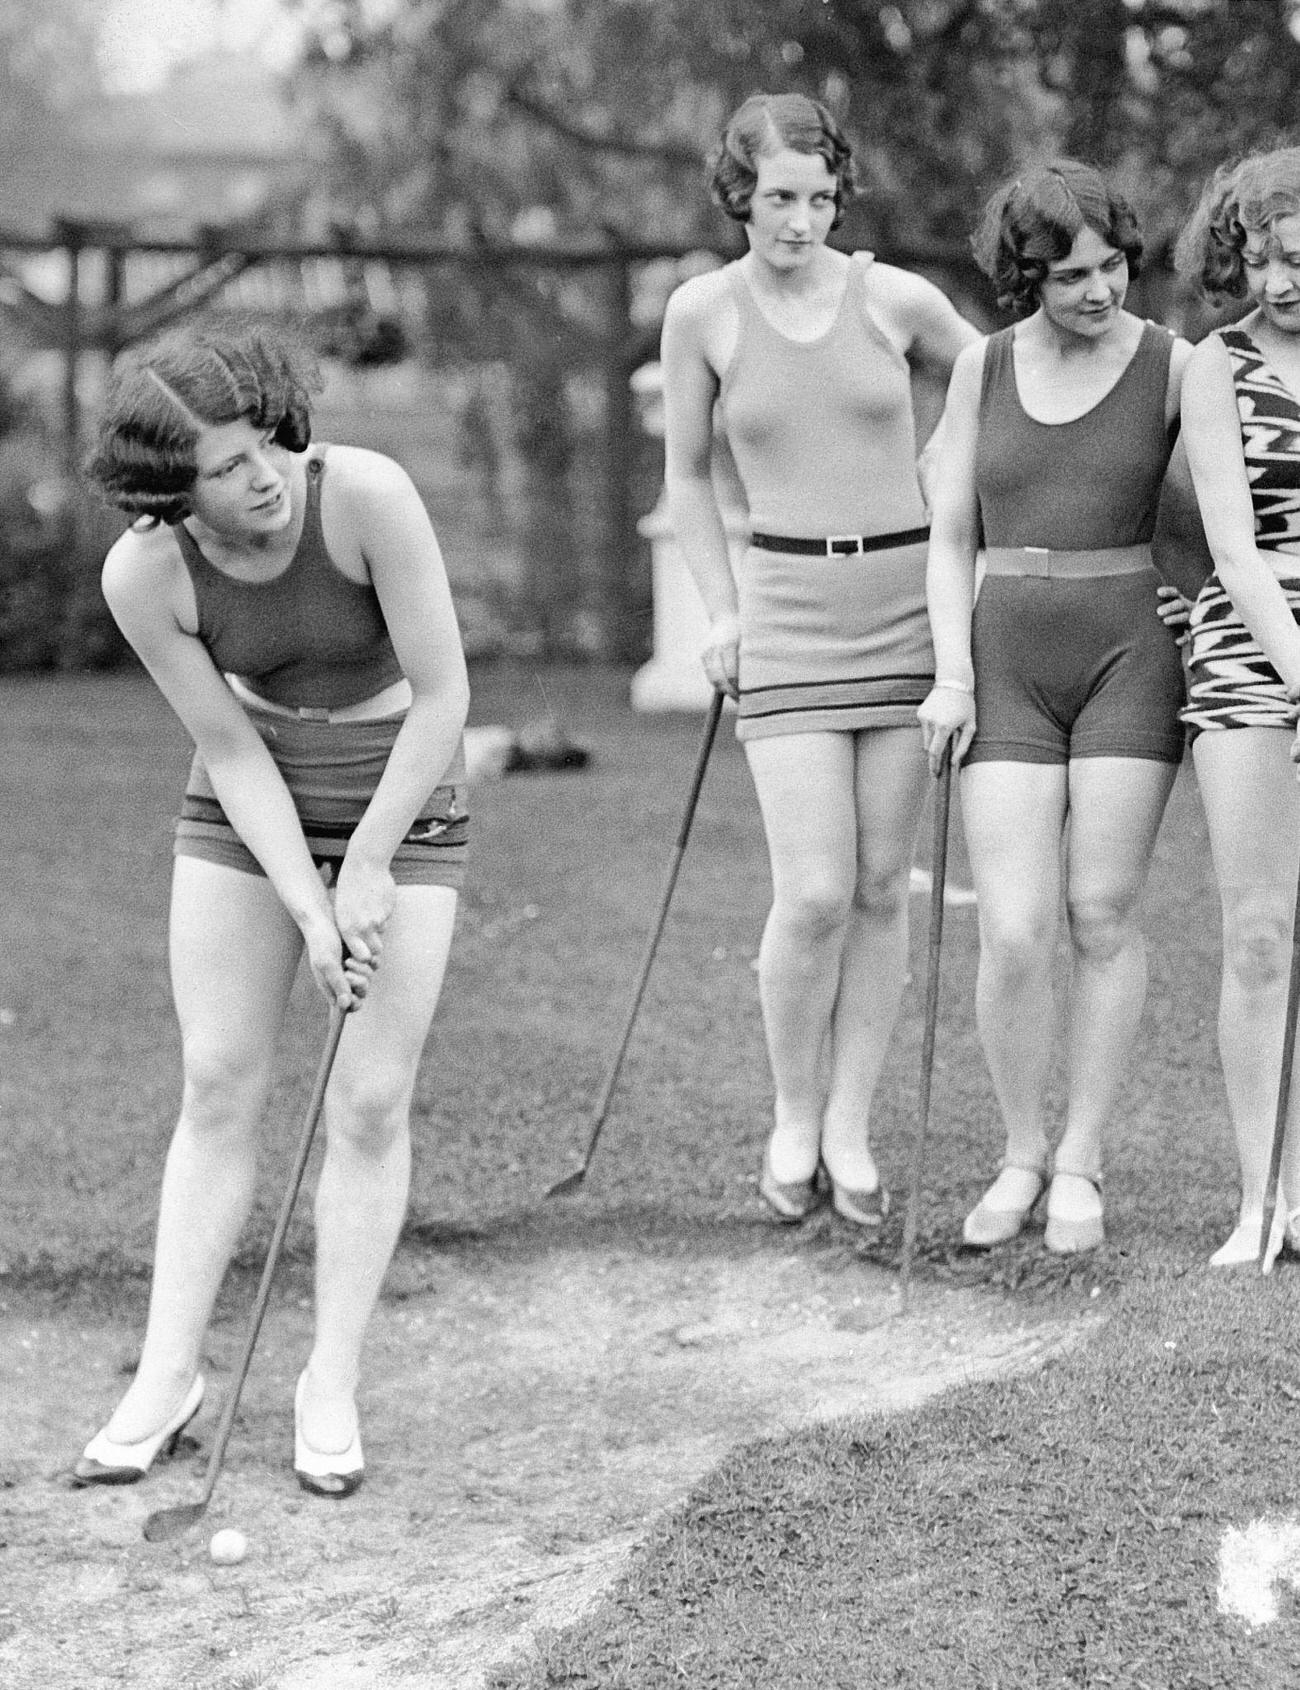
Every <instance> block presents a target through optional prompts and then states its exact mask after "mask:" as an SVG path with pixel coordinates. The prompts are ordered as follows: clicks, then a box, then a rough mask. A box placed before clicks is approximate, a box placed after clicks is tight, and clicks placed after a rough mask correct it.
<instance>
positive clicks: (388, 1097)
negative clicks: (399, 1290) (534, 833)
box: [302, 886, 456, 1454]
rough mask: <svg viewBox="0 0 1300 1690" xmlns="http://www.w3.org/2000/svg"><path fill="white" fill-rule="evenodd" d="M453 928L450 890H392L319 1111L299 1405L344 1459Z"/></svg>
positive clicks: (396, 1222) (310, 1436)
mask: <svg viewBox="0 0 1300 1690" xmlns="http://www.w3.org/2000/svg"><path fill="white" fill-rule="evenodd" d="M455 916H456V894H455V892H454V891H452V890H451V888H449V887H446V886H399V887H398V888H397V894H396V902H395V905H394V908H393V913H392V915H391V917H390V918H389V921H388V925H387V927H386V928H385V930H384V952H383V960H382V962H381V964H380V966H379V968H378V969H377V970H376V972H375V975H374V978H373V979H372V981H371V982H370V987H369V991H368V993H367V996H366V999H365V1002H364V1003H363V1004H362V1006H361V1008H360V1009H358V1010H357V1011H356V1012H355V1013H354V1014H353V1015H352V1016H351V1017H350V1018H349V1021H348V1025H347V1026H346V1027H345V1029H344V1032H343V1038H342V1041H341V1043H340V1045H339V1054H338V1058H337V1061H336V1063H335V1067H334V1073H333V1076H332V1078H331V1080H330V1085H329V1090H328V1092H327V1093H326V1100H325V1125H326V1132H327V1140H326V1151H325V1159H324V1162H323V1164H322V1166H321V1174H320V1182H319V1184H318V1186H317V1189H316V1337H315V1343H314V1345H313V1347H312V1352H311V1357H310V1360H309V1361H308V1363H307V1368H306V1374H305V1379H304V1386H303V1394H302V1414H303V1432H304V1435H305V1437H306V1439H307V1442H308V1443H309V1444H310V1445H311V1446H312V1448H313V1449H315V1450H318V1451H320V1452H321V1453H322V1454H335V1453H338V1452H339V1451H341V1450H344V1449H346V1448H347V1446H348V1444H349V1442H350V1441H351V1437H352V1433H353V1431H354V1429H355V1426H356V1418H355V1408H354V1403H353V1398H354V1395H355V1392H356V1388H357V1379H358V1374H359V1370H360V1363H361V1347H362V1342H363V1340H364V1338H365V1333H366V1326H367V1323H368V1322H369V1319H370V1316H371V1313H372V1311H373V1309H374V1306H375V1302H376V1300H377V1298H378V1296H379V1290H380V1287H381V1285H382V1283H383V1278H384V1274H385V1272H386V1270H387V1268H388V1264H389V1261H390V1260H391V1258H392V1254H393V1249H394V1247H395V1245H396V1243H397V1238H398V1234H399V1232H400V1231H401V1226H402V1219H403V1217H404V1215H405V1213H406V1202H407V1193H408V1188H409V1184H410V1166H411V1133H410V1108H411V1094H412V1091H413V1090H414V1086H415V1078H416V1071H417V1069H418V1066H419V1061H420V1053H421V1051H422V1050H423V1048H424V1042H425V1038H426V1036H427V1034H428V1031H429V1026H430V1023H431V1022H432V1020H433V1014H434V1011H435V1009H436V1008H437V1004H438V995H439V993H440V991H441V989H442V979H443V973H444V971H445V969H446V964H447V953H448V950H449V948H450V945H451V935H452V926H453V923H454V921H455Z"/></svg>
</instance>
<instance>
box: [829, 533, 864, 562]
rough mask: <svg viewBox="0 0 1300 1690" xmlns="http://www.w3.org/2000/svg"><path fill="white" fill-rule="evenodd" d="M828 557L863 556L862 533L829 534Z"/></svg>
mask: <svg viewBox="0 0 1300 1690" xmlns="http://www.w3.org/2000/svg"><path fill="white" fill-rule="evenodd" d="M826 556H827V557H861V556H862V536H861V534H828V535H827V537H826Z"/></svg>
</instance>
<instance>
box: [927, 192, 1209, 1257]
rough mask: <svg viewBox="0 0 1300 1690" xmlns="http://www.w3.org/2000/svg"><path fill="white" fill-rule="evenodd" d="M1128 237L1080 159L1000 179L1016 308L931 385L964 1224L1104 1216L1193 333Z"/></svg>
mask: <svg viewBox="0 0 1300 1690" xmlns="http://www.w3.org/2000/svg"><path fill="white" fill-rule="evenodd" d="M1141 251H1142V241H1141V236H1140V234H1139V231H1138V227H1137V223H1136V221H1135V219H1134V217H1133V214H1132V212H1131V211H1130V209H1129V207H1128V205H1127V204H1126V203H1125V201H1124V200H1123V199H1121V198H1120V197H1119V196H1118V195H1117V194H1115V193H1113V192H1112V191H1111V190H1110V189H1109V188H1108V187H1107V186H1106V184H1105V183H1104V182H1103V181H1102V179H1101V178H1100V176H1098V174H1097V173H1096V172H1095V171H1094V170H1092V169H1090V168H1089V167H1088V166H1086V165H1083V164H1080V163H1078V162H1076V161H1074V160H1070V159H1063V160H1059V161H1058V162H1056V163H1055V164H1049V165H1043V166H1041V167H1039V168H1037V169H1035V170H1033V171H1032V172H1029V173H1027V174H1026V175H1025V176H1024V177H1023V178H1022V179H1021V180H1019V181H1016V182H1013V183H1010V184H1009V185H1007V186H1006V187H1005V188H1003V189H1001V190H1000V191H999V192H998V193H997V194H995V195H994V197H993V199H992V200H991V201H990V203H989V206H988V208H987V210H986V213H985V218H984V221H983V224H982V226H981V229H980V232H979V234H978V235H977V237H976V256H977V257H978V258H979V260H980V262H981V263H982V265H983V266H984V268H985V269H986V270H987V272H988V273H989V275H990V276H991V277H992V278H993V279H994V281H995V282H996V284H997V287H998V292H999V295H1000V296H1001V299H1002V302H1003V303H1004V304H1006V305H1011V306H1013V307H1014V308H1015V309H1016V311H1017V312H1018V314H1019V317H1020V321H1018V322H1017V323H1016V324H1014V325H1013V326H1012V327H1011V328H1009V329H1003V330H1002V331H1001V332H1000V333H998V334H995V335H992V336H990V337H989V338H988V339H987V340H984V341H981V342H980V343H979V345H977V346H973V347H971V348H970V349H969V350H968V351H967V352H964V353H963V354H962V356H961V358H960V359H959V360H958V362H957V367H956V369H955V370H954V372H953V379H952V384H951V386H950V388H949V393H948V409H947V415H946V419H945V429H944V438H943V451H942V454H941V460H940V465H939V473H938V475H937V477H936V497H935V511H934V522H933V531H932V536H931V542H930V563H929V573H928V581H929V601H930V619H931V623H932V626H933V629H934V643H935V653H936V658H937V663H936V667H937V669H938V672H939V677H940V679H939V682H938V684H937V685H936V686H935V689H934V691H933V692H932V693H931V694H930V696H929V698H928V699H927V700H926V701H925V704H924V705H923V707H922V709H921V722H922V726H923V730H924V733H925V738H926V743H927V745H928V746H929V749H930V755H931V760H932V761H933V762H935V763H936V765H937V762H938V759H939V758H940V756H941V755H942V753H943V751H944V749H945V747H947V746H949V745H951V747H952V754H953V757H954V760H962V761H964V765H965V766H964V770H963V773H962V777H961V782H962V806H963V810H962V813H963V819H964V822H965V827H966V838H967V844H968V848H969V852H970V860H971V867H972V870H973V873H974V879H975V890H976V893H977V896H978V900H979V919H980V967H979V982H978V987H977V1004H976V1007H977V1014H978V1018H979V1025H980V1032H981V1035H982V1038H983V1042H984V1051H985V1055H986V1057H987V1060H988V1064H989V1068H990V1071H991V1073H992V1077H993V1085H994V1089H995V1091H996V1093H997V1097H998V1102H999V1104H1000V1105H1001V1109H1002V1116H1003V1123H1004V1127H1005V1131H1006V1148H1005V1153H1004V1158H1003V1165H1002V1170H1001V1172H1000V1173H999V1174H998V1177H997V1178H996V1179H995V1180H994V1182H993V1183H992V1185H991V1186H990V1187H989V1189H988V1190H987V1191H986V1192H985V1193H984V1195H983V1197H982V1198H981V1199H980V1201H979V1203H978V1204H977V1205H976V1207H975V1208H974V1209H973V1210H972V1211H971V1213H970V1214H969V1215H968V1216H967V1217H966V1221H965V1226H964V1229H963V1237H964V1239H965V1242H966V1243H967V1244H969V1245H972V1246H974V1247H976V1248H982V1249H987V1248H989V1247H990V1246H992V1245H995V1244H999V1243H1002V1242H1003V1241H1005V1240H1007V1239H1010V1238H1013V1237H1014V1236H1015V1235H1016V1234H1017V1233H1018V1232H1019V1231H1020V1230H1021V1228H1022V1227H1023V1226H1024V1224H1025V1221H1026V1219H1027V1218H1028V1216H1029V1214H1030V1212H1031V1210H1032V1209H1033V1208H1034V1206H1035V1205H1036V1203H1037V1202H1038V1200H1039V1198H1040V1197H1041V1196H1042V1195H1043V1193H1044V1191H1047V1193H1048V1201H1047V1228H1046V1236H1045V1242H1046V1245H1047V1247H1048V1249H1049V1250H1053V1251H1056V1252H1058V1253H1061V1254H1068V1253H1072V1252H1076V1251H1082V1250H1090V1249H1094V1248H1096V1247H1097V1246H1098V1245H1100V1244H1101V1243H1102V1242H1103V1241H1104V1237H1105V1229H1104V1223H1103V1211H1102V1197H1101V1189H1100V1182H1101V1155H1102V1144H1101V1135H1102V1129H1103V1126H1104V1124H1105V1122H1106V1120H1107V1118H1108V1116H1109V1113H1110V1110H1111V1107H1112V1105H1113V1103H1114V1101H1115V1097H1116V1095H1117V1091H1118V1087H1119V1085H1120V1081H1121V1078H1122V1075H1123V1072H1124V1059H1125V1057H1126V1056H1127V1054H1128V1051H1129V1048H1130V1046H1131V1044H1132V1041H1133V1038H1134V1035H1135V1034H1136V1031H1137V1026H1138V1020H1139V1017H1140V1015H1141V1011H1142V1002H1143V997H1144V994H1145V990H1146V952H1145V947H1144V943H1143V938H1142V933H1141V929H1140V927H1139V926H1138V921H1137V908H1138V900H1139V898H1140V896H1141V892H1142V888H1143V885H1144V883H1145V880H1146V875H1147V870H1148V867H1149V865H1150V861H1151V853H1152V849H1153V847H1154V844H1155V838H1156V830H1157V828H1158V827H1159V825H1160V818H1161V816H1162V815H1163V813H1164V808H1165V803H1166V801H1167V799H1168V796H1169V792H1170V788H1171V787H1172V785H1173V781H1174V775H1175V773H1176V771H1177V768H1178V764H1179V762H1180V761H1181V759H1182V753H1183V734H1182V729H1181V727H1180V726H1179V722H1178V711H1179V708H1180V706H1181V704H1182V701H1183V683H1182V670H1181V665H1180V661H1179V657H1178V651H1177V647H1176V644H1175V640H1174V636H1173V634H1172V633H1171V632H1170V630H1169V629H1167V628H1166V627H1165V626H1163V625H1162V620H1161V614H1162V613H1161V611H1160V610H1159V608H1158V602H1159V601H1158V591H1159V577H1158V576H1157V575H1156V573H1155V570H1154V568H1153V566H1152V561H1151V546H1150V542H1151V538H1152V535H1153V532H1154V527H1155V520H1156V510H1157V505H1158V502H1159V498H1160V491H1161V485H1162V482H1163V480H1164V476H1165V469H1166V465H1167V464H1168V461H1169V455H1170V450H1171V448H1172V445H1173V439H1174V426H1175V423H1176V420H1177V414H1178V393H1179V386H1180V381H1181V376H1182V371H1183V368H1184V366H1185V363H1186V360H1187V357H1188V356H1189V354H1190V352H1191V348H1190V347H1189V346H1188V345H1187V343H1186V342H1184V341H1177V340H1175V338H1174V337H1173V336H1172V335H1171V334H1169V333H1168V332H1167V331H1166V330H1164V329H1161V328H1158V327H1157V326H1156V325H1154V324H1151V323H1144V322H1143V321H1142V320H1141V319H1140V318H1137V317H1134V316H1133V315H1131V314H1130V313H1129V312H1126V311H1125V310H1124V297H1125V293H1126V291H1127V288H1128V284H1129V278H1130V277H1131V276H1132V275H1133V274H1134V272H1135V269H1136V265H1137V263H1138V260H1139V258H1140V255H1141ZM977 554H978V555H982V558H983V563H984V570H985V573H984V576H983V584H982V585H981V586H980V588H979V594H978V600H977V599H976V565H977ZM1174 609H1175V606H1174V605H1172V604H1171V606H1170V611H1171V613H1172V612H1173V611H1174ZM1063 844H1064V847H1065V850H1064V858H1065V869H1064V877H1063V876H1062V845H1063ZM1062 878H1064V885H1062ZM1062 893H1064V902H1065V907H1066V913H1067V920H1068V926H1069V938H1070V999H1069V1020H1068V1059H1067V1060H1068V1082H1067V1102H1066V1123H1065V1132H1064V1135H1063V1137H1062V1138H1061V1141H1060V1143H1059V1144H1058V1146H1057V1148H1056V1153H1055V1161H1054V1167H1053V1171H1052V1174H1051V1179H1050V1188H1049V1178H1048V1142H1047V1133H1046V1126H1045V1122H1044V1118H1043V1112H1044V1104H1045V1098H1044V1091H1045V1082H1046V1076H1047V1064H1048V1061H1049V1059H1050V1050H1051V1041H1050V1039H1049V1038H1046V1037H1044V1025H1043V1014H1044V1006H1045V1005H1049V1004H1050V1003H1051V1001H1052V971H1053V957H1054V953H1055V948H1056V928H1057V916H1058V910H1059V907H1060V903H1061V899H1062Z"/></svg>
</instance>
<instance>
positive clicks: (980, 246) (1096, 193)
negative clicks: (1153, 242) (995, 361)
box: [971, 158, 1142, 316]
mask: <svg viewBox="0 0 1300 1690" xmlns="http://www.w3.org/2000/svg"><path fill="white" fill-rule="evenodd" d="M1084 228H1088V229H1092V230H1094V231H1095V232H1096V233H1097V234H1099V235H1100V236H1101V238H1102V240H1104V241H1106V242H1107V243H1108V245H1110V246H1113V247H1118V249H1119V250H1120V251H1121V252H1122V253H1123V254H1124V256H1125V257H1126V258H1127V259H1128V271H1129V275H1130V276H1131V277H1132V276H1136V275H1137V273H1138V271H1139V269H1140V268H1141V264H1142V232H1141V230H1140V229H1139V228H1138V221H1137V218H1136V217H1135V216H1134V215H1133V210H1132V208H1131V206H1130V205H1129V203H1128V201H1127V200H1126V199H1124V198H1123V196H1122V195H1120V194H1117V193H1116V192H1115V191H1114V190H1113V189H1112V188H1109V187H1107V185H1106V183H1105V181H1104V180H1103V179H1102V177H1101V175H1100V174H1099V173H1098V172H1097V171H1096V170H1094V169H1093V168H1092V166H1091V165H1090V164H1081V163H1080V162H1079V160H1078V159H1073V158H1058V159H1054V160H1053V161H1052V162H1051V163H1050V164H1043V165H1038V166H1037V167H1036V168H1035V169H1033V170H1030V171H1027V172H1026V173H1025V175H1023V176H1019V177H1017V178H1016V180H1015V181H1014V182H1007V183H1005V184H1004V185H1003V186H1002V187H1000V188H999V189H998V191H997V192H996V193H995V194H994V195H993V196H992V198H991V199H990V200H989V202H988V204H987V205H986V206H985V208H984V215H983V217H982V218H981V219H980V224H979V227H978V229H977V230H976V231H975V234H974V235H973V236H972V238H971V247H972V249H973V251H974V253H975V259H976V262H977V263H978V264H979V267H980V269H981V270H983V271H984V273H985V275H987V276H989V277H991V279H992V281H993V284H994V286H995V287H996V288H997V290H998V304H999V305H1001V306H1003V307H1008V306H1009V307H1010V308H1011V309H1012V310H1014V311H1015V312H1016V313H1017V314H1018V315H1019V316H1028V315H1029V313H1030V312H1031V311H1033V310H1035V309H1036V308H1037V306H1038V291H1039V289H1040V288H1041V287H1042V285H1043V282H1044V280H1045V279H1046V277H1047V273H1048V270H1049V268H1050V266H1051V265H1053V264H1059V263H1060V262H1061V260H1062V259H1063V258H1068V257H1069V255H1070V248H1071V247H1072V246H1073V245H1074V241H1075V237H1076V236H1077V235H1078V233H1079V231H1080V230H1081V229H1084Z"/></svg>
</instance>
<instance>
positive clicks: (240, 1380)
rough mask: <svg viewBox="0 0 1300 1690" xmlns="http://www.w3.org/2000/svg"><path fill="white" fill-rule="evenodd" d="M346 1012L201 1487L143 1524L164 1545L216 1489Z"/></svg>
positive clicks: (329, 1045)
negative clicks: (192, 1499) (188, 1498)
mask: <svg viewBox="0 0 1300 1690" xmlns="http://www.w3.org/2000/svg"><path fill="white" fill-rule="evenodd" d="M354 1001H355V1000H354ZM347 1013H348V1012H347V1011H346V1010H343V1009H340V1008H339V1007H338V1005H337V1004H335V1005H334V1006H333V1007H332V1008H331V1009H330V1022H329V1032H328V1034H327V1035H326V1039H325V1049H324V1051H323V1053H322V1055H321V1059H320V1067H319V1068H318V1069H317V1071H316V1084H315V1086H314V1087H313V1088H312V1094H311V1102H310V1103H309V1104H308V1105H307V1123H306V1125H305V1126H304V1127H303V1131H302V1137H301V1139H300V1140H299V1142H298V1152H297V1155H296V1156H295V1158H294V1163H293V1169H292V1171H291V1172H290V1175H289V1183H288V1185H287V1187H286V1188H285V1193H284V1198H283V1200H282V1201H281V1203H280V1213H279V1215H278V1216H277V1217H276V1222H275V1230H274V1231H273V1232H272V1234H271V1242H270V1244H269V1246H268V1247H267V1252H266V1264H265V1266H264V1267H263V1269H262V1282H261V1284H260V1285H259V1286H258V1288H257V1297H256V1298H255V1300H254V1302H253V1311H252V1313H251V1315H250V1316H249V1320H248V1331H247V1333H246V1334H245V1336H244V1348H243V1352H242V1354H241V1355H240V1358H239V1365H238V1366H237V1367H236V1369H235V1377H234V1380H233V1381H232V1383H231V1387H230V1392H229V1394H228V1396H227V1397H226V1401H225V1406H224V1407H223V1408H222V1410H221V1420H220V1422H219V1423H218V1425H217V1435H216V1437H215V1438H214V1440H213V1444H212V1453H211V1454H210V1455H209V1456H208V1466H207V1471H206V1472H205V1473H204V1475H203V1490H202V1492H201V1493H200V1495H199V1497H198V1500H197V1501H195V1502H182V1503H179V1504H178V1505H177V1506H176V1507H175V1508H159V1509H156V1510H155V1511H154V1512H153V1513H152V1514H150V1516H149V1518H148V1519H147V1520H146V1521H145V1523H144V1535H145V1537H146V1538H147V1540H148V1541H149V1542H150V1543H163V1542H165V1541H166V1539H168V1538H172V1537H178V1536H179V1535H180V1533H181V1532H183V1531H187V1530H188V1529H189V1528H190V1527H191V1526H192V1525H194V1524H195V1522H196V1521H198V1520H200V1519H202V1517H203V1514H204V1511H205V1510H206V1508H207V1506H208V1503H209V1502H211V1500H212V1492H213V1491H214V1490H215V1488H216V1483H217V1479H218V1477H219V1475H220V1473H221V1466H222V1462H223V1461H224V1459H225V1454H226V1445H227V1444H228V1443H229V1442H230V1433H231V1431H232V1429H233V1427H234V1424H235V1413H236V1411H237V1410H238V1408H239V1398H240V1393H241V1392H242V1391H243V1389H244V1380H245V1379H246V1378H247V1377H248V1367H249V1363H250V1362H251V1361H252V1359H253V1348H254V1346H255V1345H256V1343H257V1335H258V1333H259V1332H260V1331H261V1330H262V1317H263V1316H264V1315H265V1314H266V1305H267V1303H268V1302H269V1300H270V1296H271V1281H272V1280H273V1279H274V1277H275V1270H276V1267H277V1266H278V1265H279V1261H280V1251H281V1250H282V1248H283V1246H284V1239H285V1234H286V1233H287V1232H288V1230H289V1221H290V1218H291V1217H292V1215H293V1206H294V1204H295V1203H296V1202H297V1199H298V1188H299V1187H300V1186H301V1185H302V1176H303V1173H304V1171H305V1170H306V1167H307V1158H308V1156H309V1155H310V1154H311V1147H312V1141H313V1139H314V1138H315V1137H316V1126H317V1123H318V1122H319V1121H320V1117H321V1109H322V1107H323V1105H324V1102H325V1088H326V1086H327V1085H328V1084H329V1077H330V1072H331V1070H332V1069H333V1067H334V1057H335V1055H336V1054H337V1052H338V1048H339V1040H340V1038H341V1037H342V1036H343V1023H344V1021H345V1020H346V1019H347Z"/></svg>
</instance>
